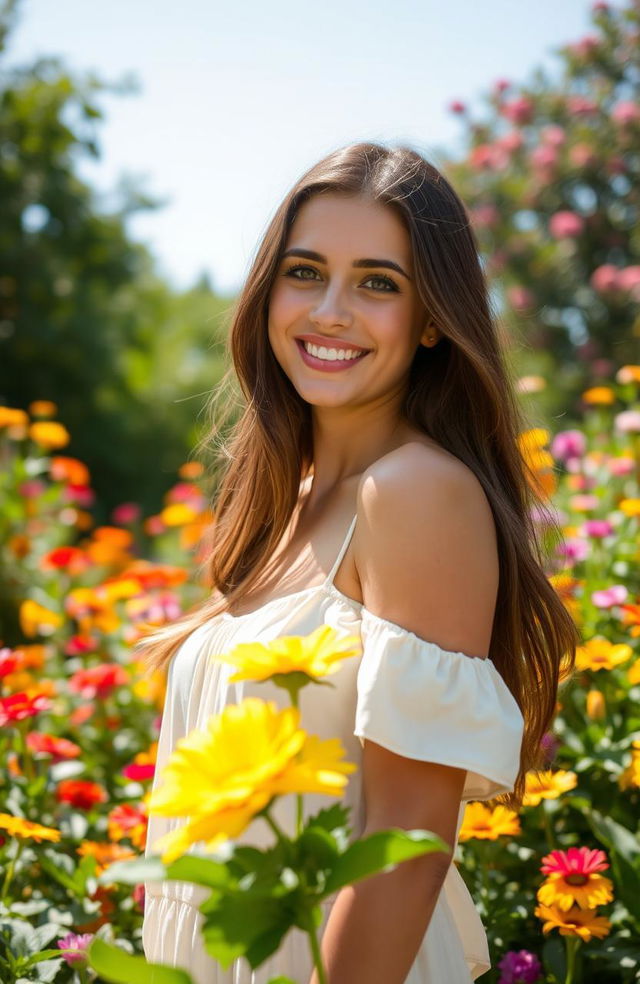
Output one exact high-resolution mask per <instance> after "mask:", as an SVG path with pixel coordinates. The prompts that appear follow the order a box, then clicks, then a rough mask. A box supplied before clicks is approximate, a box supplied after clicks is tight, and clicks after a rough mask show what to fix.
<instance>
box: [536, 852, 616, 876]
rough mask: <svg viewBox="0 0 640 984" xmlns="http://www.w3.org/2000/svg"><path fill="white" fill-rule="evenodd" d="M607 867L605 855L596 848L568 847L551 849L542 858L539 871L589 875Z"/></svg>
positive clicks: (567, 874) (545, 873) (547, 873)
mask: <svg viewBox="0 0 640 984" xmlns="http://www.w3.org/2000/svg"><path fill="white" fill-rule="evenodd" d="M608 867H609V862H608V861H607V855H606V854H605V853H604V851H599V850H597V848H593V849H590V848H588V847H570V848H569V849H568V850H566V851H551V853H550V854H547V855H546V856H545V857H544V858H543V859H542V864H541V865H540V871H541V872H542V873H543V874H544V875H551V874H559V875H566V876H567V877H570V876H571V875H576V874H577V875H590V874H591V873H592V872H594V871H604V869H605V868H608Z"/></svg>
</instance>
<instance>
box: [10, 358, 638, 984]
mask: <svg viewBox="0 0 640 984" xmlns="http://www.w3.org/2000/svg"><path fill="white" fill-rule="evenodd" d="M639 395H640V366H635V365H628V366H623V367H621V368H620V369H619V371H618V372H617V373H616V376H615V380H613V381H612V382H611V383H610V384H609V385H606V386H604V385H602V386H600V385H599V386H594V387H592V388H591V389H588V390H586V391H584V393H583V397H582V407H583V419H582V422H581V425H580V427H574V428H572V429H570V430H566V431H559V432H558V433H556V434H555V435H551V434H550V433H549V432H548V431H547V430H546V429H544V428H535V429H534V430H531V431H528V432H527V433H525V434H522V435H521V438H520V441H521V450H522V453H523V455H524V456H525V458H526V459H527V461H528V463H529V464H530V466H531V468H532V481H536V482H537V483H538V485H539V487H540V489H542V491H543V492H544V494H545V495H546V496H547V497H548V498H549V499H550V500H551V502H552V503H553V505H554V507H555V509H556V510H557V512H558V515H559V518H560V521H561V525H562V529H563V532H564V540H563V542H562V543H561V544H558V545H556V548H555V551H554V553H553V557H552V561H551V563H550V569H549V571H548V576H549V578H550V581H551V583H552V584H553V586H554V587H555V589H556V590H557V591H558V593H559V595H560V597H561V598H562V599H563V601H564V603H565V605H566V606H567V608H568V609H569V611H570V612H571V613H572V615H573V617H574V619H575V620H576V622H577V624H578V625H579V626H580V628H581V632H582V640H583V642H582V645H581V647H580V650H579V653H578V660H577V664H576V672H575V674H574V675H573V677H572V678H571V679H570V680H565V681H564V682H563V685H562V688H561V691H560V693H559V700H558V713H557V717H556V720H555V722H554V727H553V731H552V732H551V733H549V734H548V735H547V736H546V738H545V741H544V749H545V756H546V768H545V769H544V770H543V771H542V772H540V773H538V774H531V775H530V776H529V777H528V781H527V792H526V797H525V802H524V805H523V808H522V810H521V811H520V813H519V814H517V815H516V814H515V813H514V812H513V811H510V810H508V809H506V808H505V807H503V806H499V805H498V806H496V805H495V804H492V803H490V802H489V803H469V804H468V806H467V810H466V812H465V818H464V822H463V826H462V830H461V834H460V844H459V845H458V848H457V850H456V855H455V861H456V863H457V864H458V865H459V867H460V871H461V873H462V875H463V877H464V878H465V881H466V882H467V884H468V886H469V888H470V891H471V893H472V895H473V897H474V899H475V900H476V903H477V905H478V909H479V911H480V914H481V916H482V918H483V921H484V923H485V925H486V927H487V931H488V934H489V940H490V948H491V953H492V959H493V961H494V964H495V966H494V967H493V969H492V970H491V971H490V972H489V973H488V974H487V975H485V979H486V980H487V981H488V982H489V981H490V982H492V984H493V982H498V981H499V982H501V984H508V982H514V984H517V982H519V981H520V982H521V981H526V982H528V981H531V982H534V981H538V980H541V981H542V980H544V981H547V980H548V981H560V982H565V981H570V982H573V984H576V982H578V981H580V982H585V984H591V982H595V981H596V980H598V982H599V984H600V982H601V981H611V982H623V984H624V982H627V981H631V980H633V979H634V978H635V975H637V973H638V967H639V966H640V948H639V947H638V944H637V940H638V938H640V848H639V847H638V816H639V815H640V812H639V810H638V805H639V800H640V793H639V790H640V716H639V714H638V706H640V705H639V698H640V656H639V654H638V646H639V642H638V640H639V639H640V583H639V582H640V574H639V571H640V567H639V565H638V559H639V556H638V524H639V522H640V400H639ZM53 413H55V408H53V407H51V406H48V407H47V406H45V407H44V408H43V407H42V405H37V406H35V407H34V406H32V407H31V408H30V413H29V414H27V413H26V412H24V411H19V410H14V409H12V408H0V461H1V467H0V524H1V526H2V529H1V536H0V552H1V553H0V572H2V573H0V577H1V578H2V581H3V598H4V599H5V602H6V599H9V602H10V603H9V604H6V607H5V609H4V610H3V612H2V617H3V622H2V630H1V631H2V637H1V638H0V755H2V761H3V762H5V763H6V769H5V771H4V773H2V774H0V803H2V808H1V809H2V812H1V813H0V869H1V870H2V884H1V885H0V900H1V903H0V905H1V908H0V979H1V980H2V981H3V982H5V981H6V982H7V984H15V982H17V981H18V980H42V981H54V980H55V981H56V982H70V981H72V980H75V979H77V978H78V977H80V978H81V979H84V980H91V979H94V977H95V974H94V971H93V970H91V968H90V967H89V966H88V964H87V960H86V956H85V951H86V949H87V947H88V946H89V945H90V944H91V941H92V940H93V939H94V938H95V937H96V936H98V937H100V938H102V939H103V940H105V941H107V942H109V941H110V942H115V943H117V945H118V946H119V947H120V948H121V949H122V950H123V951H127V952H128V953H129V954H131V955H133V954H135V953H141V952H142V947H141V942H140V929H141V919H142V910H143V906H144V893H143V890H142V886H141V885H140V884H134V885H133V886H127V885H124V884H121V883H119V882H116V881H113V882H109V880H108V878H109V875H108V874H107V872H108V869H109V868H110V866H111V865H112V864H113V863H114V862H116V861H120V860H127V859H133V858H136V857H138V856H139V855H140V854H141V853H142V852H143V851H144V847H145V841H146V823H147V811H148V790H149V785H150V780H151V778H152V777H153V773H154V760H155V751H156V747H157V738H158V729H159V724H160V713H161V710H162V706H163V699H164V691H165V680H164V675H163V674H161V673H154V674H152V675H151V676H148V677H144V676H143V675H142V667H141V666H140V663H139V661H138V660H137V659H136V658H134V656H133V652H132V644H133V643H134V642H135V641H136V640H137V639H138V638H139V637H140V634H141V633H143V632H144V631H145V630H146V628H147V627H148V626H152V625H159V624H162V623H163V622H165V621H167V620H169V619H172V618H174V617H175V616H176V615H177V614H178V613H179V612H180V611H181V610H182V609H184V608H185V607H187V606H190V605H191V604H193V603H194V602H195V601H196V600H197V599H198V598H199V597H202V596H203V595H204V594H205V593H206V591H207V584H206V583H204V582H198V581H196V580H194V577H193V573H192V572H193V571H194V570H196V568H197V564H198V562H199V560H200V559H201V557H202V550H203V547H202V535H203V531H204V530H205V529H206V528H207V527H208V526H209V525H210V524H211V523H212V521H214V519H215V517H214V516H213V515H212V514H211V512H210V511H209V509H208V507H207V499H206V496H205V494H204V493H203V491H202V490H201V487H200V484H199V483H200V478H201V469H200V467H199V466H198V465H197V463H195V462H190V463H188V464H187V465H185V466H184V467H183V468H182V469H181V473H180V475H179V481H178V482H177V484H176V485H175V486H174V487H173V489H172V490H171V491H170V492H169V493H168V495H167V499H166V502H165V504H164V507H163V509H162V510H161V511H160V512H159V513H158V515H156V516H153V517H149V518H147V519H145V520H143V519H142V517H141V516H140V514H139V510H137V509H136V507H135V504H134V503H123V504H122V505H121V506H120V507H118V509H117V510H116V511H115V513H114V515H113V516H112V517H111V520H112V525H110V526H95V525H94V522H93V519H92V514H91V504H92V493H91V489H90V476H89V475H88V473H87V470H86V468H85V467H84V465H83V464H82V463H81V462H79V461H76V460H74V459H72V458H68V457H64V456H63V455H62V454H61V453H60V452H61V451H62V450H63V449H64V446H65V443H64V442H65V440H66V439H68V435H67V437H66V438H65V435H66V431H65V429H64V427H63V426H62V425H61V424H57V422H56V421H53V420H51V419H49V418H50V416H51V415H52V414H53ZM36 423H37V424H39V425H40V426H39V427H38V428H35V424H36ZM54 424H55V426H53V425H54ZM540 521H541V522H542V519H541V520H540ZM320 657H322V658H320ZM332 658H333V659H335V658H336V655H335V654H334V655H333V656H332V655H331V653H329V652H327V653H320V654H319V655H318V660H319V661H318V664H317V672H319V673H329V672H330V666H331V660H332ZM256 665H257V664H256ZM251 672H252V673H254V674H255V672H256V667H255V666H254V667H253V668H252V670H251ZM605 871H606V875H605V874H603V872H605ZM99 879H100V880H99ZM74 975H75V976H74Z"/></svg>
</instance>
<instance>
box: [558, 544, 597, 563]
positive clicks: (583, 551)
mask: <svg viewBox="0 0 640 984" xmlns="http://www.w3.org/2000/svg"><path fill="white" fill-rule="evenodd" d="M589 552H590V547H589V544H588V543H587V541H586V540H581V539H580V538H579V537H566V538H565V540H564V543H560V544H558V546H557V547H556V553H557V554H558V555H559V556H561V557H564V558H565V560H566V561H567V563H568V564H571V563H574V564H575V563H579V562H580V561H581V560H584V559H585V557H588V555H589Z"/></svg>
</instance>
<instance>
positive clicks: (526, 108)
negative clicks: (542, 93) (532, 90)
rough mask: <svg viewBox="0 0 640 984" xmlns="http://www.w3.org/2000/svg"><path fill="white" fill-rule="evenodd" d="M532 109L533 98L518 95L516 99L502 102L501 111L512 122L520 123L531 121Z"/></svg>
mask: <svg viewBox="0 0 640 984" xmlns="http://www.w3.org/2000/svg"><path fill="white" fill-rule="evenodd" d="M533 109H534V102H533V99H530V98H529V97H528V96H519V97H518V98H517V99H512V100H511V102H506V103H504V105H503V106H502V108H501V113H502V115H503V116H505V117H506V118H507V119H508V120H510V121H511V122H512V123H517V124H518V125H521V124H523V123H529V122H530V121H531V117H532V116H533Z"/></svg>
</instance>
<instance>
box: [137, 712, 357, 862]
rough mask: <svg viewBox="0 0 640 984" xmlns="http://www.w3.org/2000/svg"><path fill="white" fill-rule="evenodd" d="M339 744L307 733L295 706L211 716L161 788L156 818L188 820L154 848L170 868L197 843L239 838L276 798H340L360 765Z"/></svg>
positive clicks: (185, 743)
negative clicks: (317, 795)
mask: <svg viewBox="0 0 640 984" xmlns="http://www.w3.org/2000/svg"><path fill="white" fill-rule="evenodd" d="M343 754H344V751H343V749H342V746H341V745H340V742H339V741H338V740H337V739H329V740H328V741H321V740H320V739H318V738H317V737H315V736H312V735H311V736H310V735H307V733H306V732H305V731H304V730H303V729H302V728H300V712H299V710H298V709H297V708H295V707H287V708H285V709H284V710H279V709H278V707H277V705H276V703H275V702H274V701H263V700H260V699H258V698H257V697H248V698H247V699H246V700H244V701H242V702H241V703H240V704H230V705H228V706H227V707H225V708H224V710H223V711H222V712H221V713H220V714H217V715H214V716H212V717H210V718H209V719H208V721H207V723H206V727H205V730H204V731H200V730H197V729H196V730H194V731H191V732H190V733H189V734H188V735H187V736H186V737H185V738H181V739H179V740H178V742H177V745H176V749H175V751H174V752H173V754H172V755H171V756H170V758H169V761H168V763H167V765H166V766H165V768H164V769H163V771H162V778H163V780H164V784H163V785H161V786H159V787H158V788H157V789H154V790H153V792H152V793H151V795H150V797H149V801H148V806H149V813H150V814H152V813H157V814H160V815H162V816H168V817H188V820H187V823H186V824H185V825H184V826H180V827H178V828H177V829H175V830H172V831H170V832H169V834H167V835H165V836H164V837H161V838H160V839H159V840H158V841H156V843H155V844H154V845H153V848H154V850H156V849H161V850H163V851H164V853H163V856H162V859H163V861H165V862H166V863H168V862H169V861H172V860H174V858H176V857H178V856H179V855H180V854H183V853H184V851H185V850H186V849H187V848H188V846H189V845H190V844H192V843H195V842H196V841H202V840H204V841H207V842H209V843H208V846H210V847H213V846H215V844H216V843H217V842H218V841H219V840H221V839H226V838H233V837H237V836H238V835H239V834H240V833H241V832H242V831H243V830H244V829H245V827H246V826H248V824H249V823H250V822H251V820H252V818H253V817H254V816H255V815H256V814H257V813H259V812H260V811H261V810H262V809H263V808H264V807H265V806H266V805H267V804H268V803H269V801H270V800H271V798H272V797H273V796H276V795H279V794H281V793H287V792H290V793H326V794H327V795H330V796H336V795H340V793H341V792H342V791H343V789H344V786H345V785H346V783H347V778H346V776H347V774H348V773H349V772H353V771H354V770H355V769H356V766H355V765H354V764H352V763H351V762H344V761H340V759H341V756H342V755H343Z"/></svg>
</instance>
